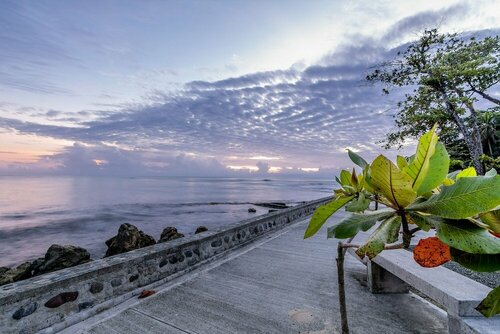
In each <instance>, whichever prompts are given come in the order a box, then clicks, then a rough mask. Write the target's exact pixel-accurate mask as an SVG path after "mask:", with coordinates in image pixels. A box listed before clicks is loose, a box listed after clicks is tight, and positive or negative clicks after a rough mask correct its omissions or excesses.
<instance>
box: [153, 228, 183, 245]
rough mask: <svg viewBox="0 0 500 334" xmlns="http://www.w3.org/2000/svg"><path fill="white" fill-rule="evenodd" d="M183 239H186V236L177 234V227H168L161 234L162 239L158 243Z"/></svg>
mask: <svg viewBox="0 0 500 334" xmlns="http://www.w3.org/2000/svg"><path fill="white" fill-rule="evenodd" d="M182 237H184V234H182V233H179V232H177V229H176V228H175V227H172V226H168V227H166V228H165V229H164V230H163V232H161V237H160V240H159V241H158V242H166V241H170V240H174V239H179V238H182Z"/></svg>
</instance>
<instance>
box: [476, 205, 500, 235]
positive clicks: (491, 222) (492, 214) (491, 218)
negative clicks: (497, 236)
mask: <svg viewBox="0 0 500 334" xmlns="http://www.w3.org/2000/svg"><path fill="white" fill-rule="evenodd" d="M479 219H481V221H482V222H483V223H485V224H486V225H488V227H489V228H490V229H491V230H492V231H493V232H495V233H500V209H497V210H493V211H488V212H485V213H482V214H480V215H479Z"/></svg>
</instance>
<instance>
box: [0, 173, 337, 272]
mask: <svg viewBox="0 0 500 334" xmlns="http://www.w3.org/2000/svg"><path fill="white" fill-rule="evenodd" d="M332 187H333V183H332V182H331V181H329V180H328V181H327V180H325V181H323V180H257V179H231V178H84V177H79V178H71V177H0V266H12V265H15V264H19V263H21V262H22V261H25V260H29V259H33V258H36V257H39V256H42V255H43V254H44V253H45V251H46V249H47V248H48V247H49V246H50V245H51V244H53V243H59V244H73V245H77V246H81V247H84V248H86V249H88V250H89V251H90V252H91V254H92V256H93V257H94V258H96V257H101V256H102V255H103V254H104V252H105V244H104V241H105V240H107V239H108V238H110V237H112V236H113V235H115V234H116V231H117V230H118V226H120V224H122V223H125V222H128V223H132V224H134V225H136V226H137V227H139V228H140V229H142V230H144V231H145V232H146V233H148V234H151V235H152V236H154V237H155V239H158V238H159V235H160V233H161V231H162V230H163V228H164V227H166V226H175V227H177V228H178V230H179V231H180V232H182V233H185V234H190V233H193V231H194V230H195V229H196V227H197V226H199V225H205V226H207V227H208V228H213V227H216V226H221V225H224V224H227V223H230V222H235V221H238V220H242V219H246V218H249V217H253V216H255V214H250V213H248V211H247V209H248V207H249V205H250V204H249V203H253V202H260V201H262V202H264V201H281V202H286V203H289V204H294V203H297V202H300V201H307V200H312V199H316V198H320V197H324V196H327V195H329V194H330V193H331V189H332ZM264 213H267V209H265V208H258V207H257V214H264Z"/></svg>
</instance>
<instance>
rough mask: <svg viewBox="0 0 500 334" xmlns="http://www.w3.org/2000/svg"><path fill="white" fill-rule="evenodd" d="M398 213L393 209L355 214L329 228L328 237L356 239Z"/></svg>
mask: <svg viewBox="0 0 500 334" xmlns="http://www.w3.org/2000/svg"><path fill="white" fill-rule="evenodd" d="M395 214H396V212H395V211H394V210H391V209H385V210H378V211H374V212H369V213H365V214H359V213H353V214H351V215H350V216H349V217H346V218H344V219H342V220H341V221H340V222H339V223H338V224H336V225H334V226H331V227H329V228H328V232H327V237H328V238H337V239H347V238H350V237H354V236H355V235H356V234H357V233H358V232H359V231H368V230H369V229H370V228H371V227H372V226H373V225H374V224H375V223H376V222H377V221H381V220H384V219H387V218H389V217H391V216H393V215H395Z"/></svg>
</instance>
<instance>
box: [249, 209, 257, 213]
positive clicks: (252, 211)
mask: <svg viewBox="0 0 500 334" xmlns="http://www.w3.org/2000/svg"><path fill="white" fill-rule="evenodd" d="M248 212H250V213H255V212H257V210H255V208H248Z"/></svg>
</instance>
